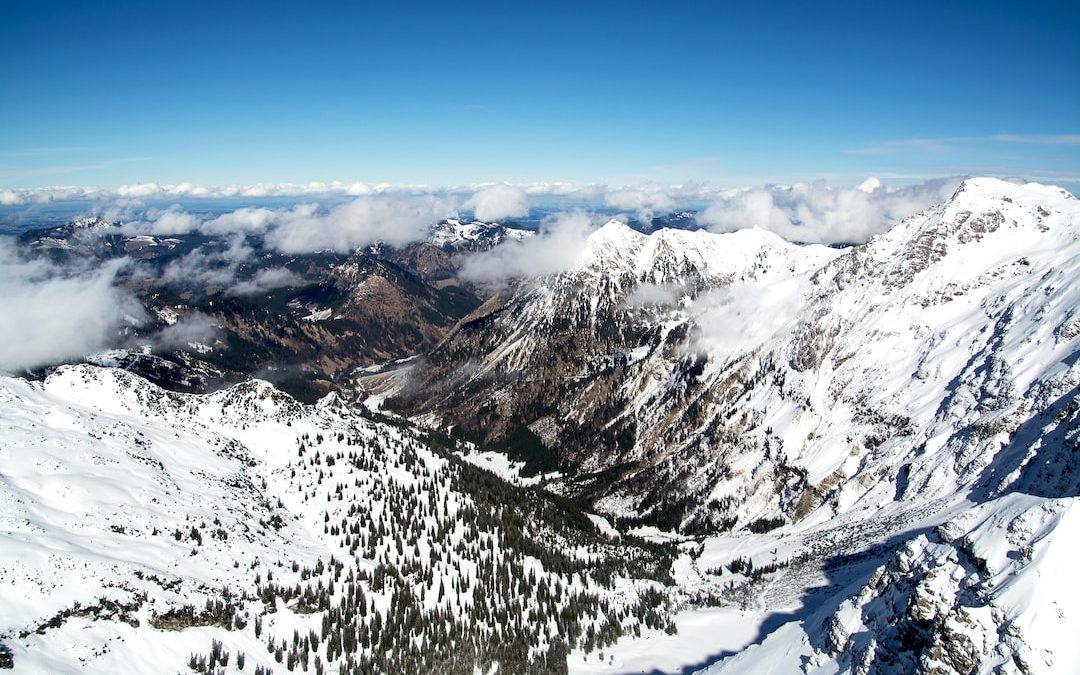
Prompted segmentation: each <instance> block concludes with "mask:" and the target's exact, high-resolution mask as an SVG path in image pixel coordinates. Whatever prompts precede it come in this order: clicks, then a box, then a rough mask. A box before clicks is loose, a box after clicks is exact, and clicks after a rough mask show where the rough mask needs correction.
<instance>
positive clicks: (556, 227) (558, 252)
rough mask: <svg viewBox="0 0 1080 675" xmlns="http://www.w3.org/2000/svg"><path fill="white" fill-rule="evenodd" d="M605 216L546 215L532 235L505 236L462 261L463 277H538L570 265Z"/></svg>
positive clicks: (493, 280)
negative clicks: (509, 237) (496, 244)
mask: <svg viewBox="0 0 1080 675" xmlns="http://www.w3.org/2000/svg"><path fill="white" fill-rule="evenodd" d="M604 220H605V219H604V218H600V217H597V216H593V215H590V214H587V213H584V212H581V211H575V212H571V213H560V214H558V215H556V216H552V217H550V218H546V219H545V220H544V221H543V222H541V224H540V230H539V231H538V232H537V234H536V236H535V237H529V238H527V239H522V240H517V239H508V240H506V241H503V242H502V243H501V244H499V245H498V246H496V247H495V248H493V249H491V250H489V251H483V252H480V253H476V254H474V255H471V256H469V257H467V258H465V260H464V261H463V264H462V268H461V272H460V274H461V276H462V278H464V279H466V280H468V281H473V282H476V283H482V284H501V283H503V282H505V281H507V280H509V279H514V278H525V277H540V276H545V275H548V274H557V273H559V272H565V271H567V270H570V269H573V268H574V267H575V266H576V265H577V264H578V262H580V260H581V258H582V256H583V255H584V252H585V242H586V241H587V240H588V239H589V235H590V234H592V233H593V232H594V231H595V230H596V228H597V227H599V226H600V225H601V224H603V222H604Z"/></svg>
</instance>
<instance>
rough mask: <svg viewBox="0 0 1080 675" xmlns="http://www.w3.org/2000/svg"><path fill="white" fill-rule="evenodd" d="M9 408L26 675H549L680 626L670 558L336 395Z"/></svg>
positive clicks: (5, 533) (107, 396) (1, 510)
mask: <svg viewBox="0 0 1080 675" xmlns="http://www.w3.org/2000/svg"><path fill="white" fill-rule="evenodd" d="M0 401H2V406H0V430H2V433H0V465H2V467H3V469H2V473H0V478H2V480H0V517H2V520H0V527H2V530H0V532H2V538H3V542H4V543H3V546H2V547H0V598H2V602H0V643H2V644H3V648H2V649H3V653H4V658H5V659H6V660H7V661H8V662H13V663H14V666H15V668H16V669H17V671H18V672H40V673H45V672H48V673H63V672H142V673H153V672H190V671H189V666H190V668H191V669H193V670H196V671H201V672H238V671H244V672H252V671H254V670H256V668H258V669H260V672H269V671H271V670H273V671H284V670H297V669H302V670H308V669H309V668H310V669H313V670H314V671H315V672H330V671H331V670H332V671H333V672H338V670H339V668H344V669H345V672H373V671H374V672H406V671H414V672H433V671H440V672H473V670H474V668H480V669H483V670H484V671H485V672H487V671H488V670H489V666H490V664H491V663H493V662H497V663H499V664H501V667H502V668H503V669H504V670H505V671H506V672H527V671H529V670H530V669H539V670H543V671H544V672H548V671H549V670H550V669H548V668H545V667H544V664H545V663H546V662H548V661H550V662H551V663H553V664H558V663H562V664H563V665H562V667H563V668H564V669H565V658H566V654H567V653H568V651H569V650H570V649H573V648H582V649H587V650H589V651H592V650H594V649H596V648H603V647H604V646H606V645H608V644H610V643H611V642H612V641H613V640H614V639H616V638H617V637H619V636H621V635H623V634H625V633H635V632H638V633H640V631H642V630H645V631H656V630H658V629H662V628H664V627H665V626H666V625H667V624H668V622H669V621H670V618H669V616H670V612H669V610H668V608H667V606H668V603H669V602H672V601H673V598H674V597H675V596H674V595H673V593H674V591H673V590H671V589H669V588H668V585H669V579H670V577H669V574H670V573H669V569H670V564H671V551H670V550H668V549H665V548H664V547H658V546H654V545H648V546H646V545H645V544H643V543H642V544H635V543H633V542H628V541H626V540H621V541H619V542H618V543H617V545H616V543H615V542H613V541H612V540H610V539H609V538H608V537H607V535H605V534H604V533H602V532H601V531H600V530H597V528H596V527H595V525H593V523H592V521H590V520H589V519H588V518H586V517H585V516H584V515H582V514H581V513H580V512H577V511H574V510H573V509H568V508H567V507H566V505H564V504H559V503H556V502H554V501H552V500H550V499H548V498H546V497H544V496H543V495H542V494H541V493H539V492H537V491H536V490H535V489H531V488H515V487H512V486H510V485H509V484H507V483H504V482H502V481H501V480H499V479H497V478H496V477H495V476H493V475H492V474H489V473H486V472H484V471H481V470H479V469H476V468H474V467H473V465H472V464H470V463H468V462H464V461H461V459H459V458H458V456H457V455H456V454H454V452H452V451H451V447H450V446H441V445H440V444H439V441H438V440H437V439H435V438H433V437H429V436H427V435H426V434H423V433H419V432H416V431H414V430H413V429H411V428H409V427H408V426H407V425H402V424H400V423H392V422H391V421H384V422H380V421H375V420H371V419H368V418H364V417H361V416H359V415H358V414H356V412H354V411H353V410H351V409H350V408H349V407H348V406H346V405H345V404H344V403H343V402H342V401H341V400H340V399H338V398H337V397H335V396H333V395H331V396H328V397H327V398H325V399H323V400H322V401H320V402H319V404H318V405H316V406H304V405H301V404H299V403H297V402H296V401H294V400H293V399H292V398H290V397H289V396H287V395H285V394H282V393H281V392H279V391H277V390H275V389H274V388H273V387H271V386H270V385H268V384H266V383H264V382H259V381H252V382H249V383H246V384H242V385H237V386H235V387H232V388H230V389H226V390H222V391H219V392H217V393H214V394H210V395H191V394H177V393H171V392H167V391H164V390H161V389H159V388H157V387H155V386H153V385H151V384H149V383H148V382H146V381H144V380H141V379H140V378H138V377H137V376H134V375H131V374H129V373H126V372H124V371H121V370H117V369H105V368H98V367H94V366H72V367H62V368H60V369H58V370H57V371H56V372H55V373H53V374H52V375H50V376H49V377H48V378H47V379H46V380H45V381H44V382H43V383H30V382H27V381H24V380H18V379H11V378H3V379H2V380H0ZM553 668H554V669H555V670H558V668H557V667H554V666H553Z"/></svg>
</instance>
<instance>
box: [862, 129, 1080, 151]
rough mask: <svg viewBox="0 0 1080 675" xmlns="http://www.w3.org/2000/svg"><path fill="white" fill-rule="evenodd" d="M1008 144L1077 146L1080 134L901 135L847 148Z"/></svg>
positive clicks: (914, 148)
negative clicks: (934, 136) (931, 136)
mask: <svg viewBox="0 0 1080 675" xmlns="http://www.w3.org/2000/svg"><path fill="white" fill-rule="evenodd" d="M978 143H983V144H993V143H1012V144H1020V145H1043V146H1046V145H1051V146H1054V145H1056V146H1073V145H1080V134H994V135H991V136H944V137H941V138H901V139H894V140H887V141H877V142H874V143H870V144H868V145H865V146H863V147H861V148H854V149H852V150H848V151H847V152H848V154H853V155H894V154H900V153H905V152H929V153H935V154H944V153H948V152H953V151H955V150H958V149H959V148H961V147H965V146H971V145H974V144H978Z"/></svg>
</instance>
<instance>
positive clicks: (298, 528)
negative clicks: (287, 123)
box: [0, 179, 1080, 674]
mask: <svg viewBox="0 0 1080 675" xmlns="http://www.w3.org/2000/svg"><path fill="white" fill-rule="evenodd" d="M443 226H446V227H447V228H449V229H448V230H447V237H452V238H457V239H453V241H458V239H460V240H461V242H462V243H461V247H460V248H459V247H458V245H457V244H454V243H453V242H452V241H451V239H447V241H446V242H443V244H439V245H436V243H434V242H423V243H421V244H419V245H417V246H414V247H410V248H409V249H408V250H405V249H403V250H401V251H383V250H363V251H357V252H355V253H354V254H353V255H351V256H348V257H342V259H337V260H334V261H332V263H331V264H329V267H330V271H329V273H328V275H327V278H326V279H325V280H324V281H322V282H320V285H319V286H317V287H316V291H317V292H312V293H311V294H310V297H311V298H316V297H317V298H318V302H319V303H320V304H319V310H320V311H323V312H325V309H323V308H324V307H325V308H326V309H330V308H332V311H330V312H329V313H327V315H326V317H324V318H323V319H316V318H313V319H311V320H310V321H306V322H305V323H306V324H309V325H310V326H312V327H313V329H318V330H322V331H327V332H328V334H329V333H332V331H333V329H334V326H336V325H337V324H336V323H335V322H337V321H339V319H338V318H337V317H339V316H345V314H346V313H348V312H350V311H354V310H355V311H357V312H360V313H361V314H358V316H361V315H362V316H363V317H381V318H379V319H378V320H379V321H383V322H384V323H385V324H386V326H387V327H390V326H392V325H393V324H394V323H395V321H396V319H395V316H396V314H395V312H399V313H400V315H401V316H406V315H407V316H410V317H413V319H410V321H413V320H414V319H415V321H421V320H422V319H423V317H426V316H428V315H429V314H430V313H431V312H433V311H440V312H443V314H444V316H445V317H451V316H453V315H454V314H453V311H450V310H449V309H448V308H447V307H446V305H445V304H440V303H445V302H446V300H445V297H444V296H440V295H437V294H433V292H432V289H436V288H453V287H454V284H455V283H457V282H456V280H455V279H454V277H453V272H452V270H453V269H454V268H455V265H456V264H457V262H456V261H457V260H459V259H458V258H456V256H460V255H463V254H465V252H466V251H468V250H469V248H468V247H469V246H470V245H471V244H468V243H465V242H466V241H476V240H477V239H478V238H481V237H480V235H477V236H476V237H473V235H475V234H476V228H475V227H474V226H477V224H466V225H463V224H461V223H456V224H451V223H444V224H443V225H441V226H439V227H443ZM477 227H478V226H477ZM481 229H482V228H481ZM459 230H460V231H459ZM444 244H445V246H444ZM573 253H574V254H575V259H576V260H577V264H576V265H575V266H574V267H573V268H572V269H570V270H569V271H567V272H564V273H560V274H555V275H551V276H548V277H545V278H542V279H532V280H522V281H520V282H517V283H516V285H512V286H511V287H509V288H507V289H505V290H503V291H500V292H498V293H497V294H496V295H495V296H493V297H489V298H487V300H486V301H485V302H484V303H483V305H481V306H480V307H479V308H477V309H476V310H475V311H472V312H471V313H470V314H468V316H465V318H464V319H462V320H461V321H460V322H458V323H457V324H456V326H454V327H453V328H452V330H450V332H449V333H448V334H446V333H442V334H437V333H431V334H430V335H427V336H426V337H425V338H424V340H423V341H422V342H424V344H433V343H435V342H438V345H437V346H435V347H434V348H433V349H432V350H431V351H430V352H428V353H426V354H424V355H422V356H421V357H420V358H415V359H411V360H403V361H402V362H400V363H398V364H396V365H395V366H394V367H391V368H386V369H380V368H373V369H368V371H367V372H369V373H372V374H370V375H365V376H363V377H361V378H360V384H361V386H362V387H368V388H370V387H373V386H375V385H376V384H377V385H378V386H379V387H380V390H379V391H378V392H377V393H378V395H377V396H375V397H374V398H371V399H370V400H369V403H370V404H371V405H375V402H376V401H380V400H384V397H385V396H386V394H387V393H392V394H394V397H393V398H391V399H389V400H385V401H384V403H385V404H386V405H388V406H390V407H391V408H392V409H393V410H395V411H396V412H397V413H400V414H403V415H407V416H410V417H411V418H412V419H411V420H409V421H406V420H405V419H403V418H399V417H392V416H391V417H385V416H382V415H373V414H371V413H367V412H365V411H364V410H363V409H361V408H360V407H359V405H358V404H354V403H350V402H348V401H347V400H346V398H345V397H343V396H338V395H331V396H329V397H327V398H324V399H322V400H321V401H320V402H319V403H318V404H317V405H313V406H305V405H302V404H300V403H297V402H296V401H295V400H293V399H292V398H290V397H289V396H287V395H284V394H282V393H281V392H279V391H277V390H276V389H274V388H273V387H272V386H270V385H268V384H266V383H263V382H260V381H251V382H248V383H245V384H241V385H237V386H235V387H232V388H229V389H224V390H222V391H219V392H217V393H213V394H206V395H194V394H180V393H171V392H166V391H163V390H161V389H158V388H157V387H155V386H153V385H151V384H149V383H148V382H146V381H144V380H142V379H140V378H139V377H137V376H135V375H132V374H130V373H127V372H125V371H123V370H117V369H108V368H99V367H93V366H66V367H62V368H60V369H58V370H56V371H55V372H53V373H52V374H51V375H50V376H49V377H48V378H46V379H45V380H44V381H43V382H38V383H31V382H27V381H24V380H20V379H13V378H5V379H2V380H0V528H2V529H0V537H2V538H3V546H0V589H2V590H0V665H4V663H5V661H12V662H13V663H14V665H15V667H16V669H17V670H20V669H21V670H25V671H26V672H79V671H83V670H88V671H95V672H120V671H124V672H127V671H131V672H161V671H162V670H165V671H168V672H183V671H189V670H195V671H202V672H210V671H213V672H237V671H238V670H241V669H240V668H239V666H240V665H241V664H240V663H239V662H238V657H239V654H240V653H241V652H242V653H243V654H244V659H245V661H244V669H243V670H242V672H251V671H253V670H255V668H256V667H257V668H258V669H259V671H258V672H259V673H264V672H268V671H271V670H272V671H274V672H281V671H288V670H294V671H295V670H298V669H299V670H301V671H302V670H304V669H307V668H310V669H311V670H314V671H315V672H318V673H322V672H327V671H330V670H331V669H334V671H335V672H336V671H339V670H340V669H341V668H344V672H395V673H396V672H406V671H414V672H470V673H471V672H485V673H493V672H499V673H518V672H564V670H565V669H566V668H569V669H570V670H571V671H573V672H580V673H630V672H641V671H646V672H648V671H652V670H653V669H657V670H658V671H659V672H683V673H685V672H695V671H702V672H707V673H755V672H805V673H822V674H824V673H835V672H853V673H912V672H925V673H964V674H968V673H991V672H1017V673H1056V672H1076V671H1078V670H1080V647H1078V646H1077V645H1076V644H1075V641H1073V640H1070V639H1069V638H1070V637H1071V631H1070V629H1069V627H1070V626H1075V625H1077V622H1080V591H1078V588H1080V587H1078V585H1077V584H1076V583H1075V582H1073V581H1072V579H1071V575H1070V574H1069V572H1070V570H1069V569H1068V567H1067V565H1069V563H1070V562H1071V561H1072V560H1073V559H1074V558H1075V556H1076V555H1077V554H1078V553H1080V551H1078V550H1077V548H1078V543H1077V542H1080V532H1078V531H1077V528H1078V527H1080V518H1078V517H1077V515H1076V510H1077V502H1078V499H1080V396H1078V386H1080V364H1078V356H1080V343H1078V342H1077V338H1078V336H1080V316H1077V313H1076V312H1077V307H1080V284H1077V283H1076V282H1075V279H1077V278H1080V202H1078V201H1077V200H1076V199H1075V198H1073V197H1072V196H1071V195H1068V194H1067V193H1064V192H1062V191H1060V190H1057V189H1055V188H1048V187H1045V186H1040V185H1033V184H1029V185H1014V184H1011V183H1006V182H1002V181H998V180H993V179H973V180H969V181H967V182H965V183H964V184H963V186H962V187H961V188H960V189H959V190H958V191H957V192H956V194H955V195H953V197H952V198H951V199H950V200H949V201H947V202H946V203H944V204H942V205H940V206H937V207H934V208H932V209H930V210H928V211H926V212H924V213H921V214H918V215H916V216H913V217H911V218H909V219H907V220H905V221H904V222H902V223H900V224H898V225H897V226H896V227H894V228H893V229H891V230H890V231H888V232H886V233H885V234H882V235H880V236H878V237H876V238H875V239H873V240H871V241H870V242H869V243H867V244H865V245H862V246H857V247H850V248H846V249H836V248H828V247H823V246H812V245H811V246H803V245H796V244H791V243H789V242H786V241H784V240H782V239H780V238H779V237H777V236H775V235H773V234H770V233H768V232H763V231H757V230H744V231H739V232H734V233H730V234H713V233H709V232H706V231H688V230H678V229H661V230H658V231H656V232H653V233H651V234H643V233H641V232H639V231H635V230H633V229H631V228H629V227H627V226H626V225H623V224H621V223H619V222H617V221H612V222H609V223H607V224H606V225H605V226H604V227H602V228H599V229H598V230H597V231H595V232H594V233H593V234H592V236H591V237H590V238H589V240H588V242H587V244H586V245H585V247H584V250H583V251H580V253H581V255H580V256H576V254H577V253H579V252H578V251H574V252H573ZM396 256H407V257H406V258H400V257H396ZM305 297H307V296H305ZM312 301H313V302H314V300H312ZM425 303H427V304H425ZM302 306H303V307H304V308H305V309H309V308H308V307H307V306H306V305H302ZM399 310H400V311H399ZM462 314H464V312H462ZM462 314H458V316H461V315H462ZM320 316H322V315H320ZM364 320H365V321H367V320H369V319H368V318H365V319H364ZM372 320H373V319H372ZM440 320H441V321H443V323H444V324H445V323H446V321H445V320H443V319H440ZM415 321H414V322H415ZM380 325H381V324H380ZM410 325H411V324H410ZM443 336H445V337H443ZM326 344H330V343H329V342H328V343H326ZM322 357H323V358H326V359H331V360H333V359H336V358H338V355H337V353H336V352H333V351H332V350H328V351H327V352H326V353H324V354H323V355H322ZM387 387H390V391H389V392H388V391H387ZM361 393H362V394H363V393H366V394H372V393H375V392H373V391H367V392H361ZM417 424H419V425H420V426H414V425H417ZM442 432H445V435H444V433H442ZM465 441H473V442H478V443H483V444H485V445H487V446H488V447H486V448H483V450H484V451H483V452H480V451H479V449H476V448H475V447H474V446H473V445H472V444H470V443H469V442H465ZM492 449H502V450H503V451H505V452H506V453H507V454H508V455H509V456H510V460H511V461H510V462H507V461H506V459H505V458H500V457H499V456H498V455H495V454H493V453H492V452H491V450H492ZM514 461H524V462H525V463H526V465H527V466H529V467H531V468H532V469H533V470H538V471H541V472H542V475H540V476H535V477H532V478H527V479H522V478H520V477H516V476H514V475H513V473H514V472H513V471H512V470H510V469H512V468H513V466H514V465H513V462H514ZM477 465H480V466H487V467H491V468H494V469H498V470H499V471H501V472H504V473H507V476H508V477H509V478H510V479H511V482H510V483H508V482H505V481H503V480H501V479H499V478H498V477H496V476H494V475H492V474H489V473H486V472H484V471H481V470H480V469H478V468H477ZM552 492H553V493H555V494H554V495H553V494H552ZM556 495H562V496H561V497H560V496H556ZM565 497H573V498H576V499H579V500H582V501H583V502H585V508H586V509H587V510H589V511H592V510H595V511H598V512H599V514H601V515H595V514H592V513H584V512H582V511H581V510H580V509H579V507H578V506H575V503H573V502H571V501H568V500H566V499H565ZM579 503H580V502H579ZM602 516H603V517H602ZM605 517H606V519H605ZM612 524H614V527H612ZM650 542H651V543H650ZM226 653H227V654H228V655H227V656H226ZM316 656H317V659H316Z"/></svg>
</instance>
